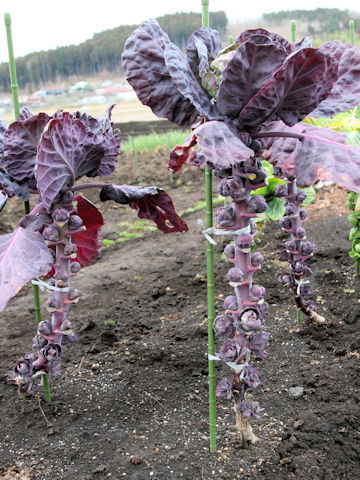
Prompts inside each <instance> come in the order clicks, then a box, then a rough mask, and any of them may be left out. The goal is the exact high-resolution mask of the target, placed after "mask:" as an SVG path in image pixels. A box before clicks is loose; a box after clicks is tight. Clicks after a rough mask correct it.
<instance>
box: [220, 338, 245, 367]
mask: <svg viewBox="0 0 360 480" xmlns="http://www.w3.org/2000/svg"><path fill="white" fill-rule="evenodd" d="M240 354H241V347H240V345H239V344H238V343H237V342H234V341H233V340H229V341H227V342H225V343H224V344H223V345H222V346H221V348H220V351H219V358H220V359H221V360H222V361H223V362H235V361H236V360H237V359H238V358H239V356H240Z"/></svg>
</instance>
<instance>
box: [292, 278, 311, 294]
mask: <svg viewBox="0 0 360 480" xmlns="http://www.w3.org/2000/svg"><path fill="white" fill-rule="evenodd" d="M294 280H295V283H296V284H297V289H296V293H297V294H298V295H300V288H301V285H305V284H306V283H310V280H297V279H296V278H295V277H294Z"/></svg>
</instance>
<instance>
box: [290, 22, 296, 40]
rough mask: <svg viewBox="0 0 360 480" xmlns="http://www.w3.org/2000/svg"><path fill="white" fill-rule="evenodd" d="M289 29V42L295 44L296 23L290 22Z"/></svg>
mask: <svg viewBox="0 0 360 480" xmlns="http://www.w3.org/2000/svg"><path fill="white" fill-rule="evenodd" d="M290 28H291V41H292V42H296V22H295V20H291V22H290Z"/></svg>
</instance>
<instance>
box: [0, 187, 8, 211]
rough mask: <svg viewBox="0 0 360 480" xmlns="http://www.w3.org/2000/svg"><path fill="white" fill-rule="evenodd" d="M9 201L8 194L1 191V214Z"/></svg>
mask: <svg viewBox="0 0 360 480" xmlns="http://www.w3.org/2000/svg"><path fill="white" fill-rule="evenodd" d="M7 199H8V196H7V195H6V193H5V192H3V191H1V190H0V212H1V211H2V210H3V208H4V207H5V205H6V202H7Z"/></svg>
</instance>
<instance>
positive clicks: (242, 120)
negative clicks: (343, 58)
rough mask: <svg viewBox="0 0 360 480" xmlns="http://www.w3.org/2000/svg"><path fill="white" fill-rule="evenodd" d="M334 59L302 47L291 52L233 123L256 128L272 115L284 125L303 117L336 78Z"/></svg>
mask: <svg viewBox="0 0 360 480" xmlns="http://www.w3.org/2000/svg"><path fill="white" fill-rule="evenodd" d="M337 69H338V67H337V60H336V59H335V58H334V57H332V56H331V55H330V54H328V53H326V52H324V51H321V50H319V49H318V50H316V49H313V48H304V49H302V50H298V51H297V52H296V53H294V54H292V55H290V56H289V57H288V58H287V60H286V61H285V62H284V63H283V65H282V66H281V67H280V68H279V69H278V70H277V71H276V72H275V73H274V75H273V77H272V79H271V80H270V81H269V82H267V83H266V84H265V85H264V86H263V87H262V88H261V89H260V91H259V92H258V93H257V94H256V95H255V96H254V97H253V98H252V99H251V100H250V101H249V102H248V104H247V105H246V106H245V108H244V109H243V110H242V111H241V113H240V115H239V117H238V119H237V120H236V121H235V122H234V123H235V124H236V125H237V127H238V128H244V127H257V126H259V125H261V124H262V123H265V122H266V121H268V120H271V119H274V118H275V117H277V118H281V119H282V120H283V121H284V122H285V123H286V124H287V125H290V126H292V125H295V124H296V123H298V122H300V121H301V120H303V119H304V118H305V117H306V116H307V115H308V114H309V113H310V112H311V111H312V110H314V109H315V108H316V107H317V105H318V104H319V103H320V102H321V101H322V100H324V99H325V98H326V96H327V95H328V94H329V92H330V90H331V88H332V86H333V84H334V82H335V81H336V79H337V75H338V74H337Z"/></svg>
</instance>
